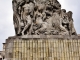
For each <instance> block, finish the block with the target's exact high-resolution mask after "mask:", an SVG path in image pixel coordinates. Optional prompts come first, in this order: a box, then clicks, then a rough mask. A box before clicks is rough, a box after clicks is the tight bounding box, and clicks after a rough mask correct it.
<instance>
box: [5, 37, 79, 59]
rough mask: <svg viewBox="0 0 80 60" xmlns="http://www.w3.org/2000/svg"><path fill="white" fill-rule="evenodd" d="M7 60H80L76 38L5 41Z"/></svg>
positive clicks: (17, 38)
mask: <svg viewBox="0 0 80 60" xmlns="http://www.w3.org/2000/svg"><path fill="white" fill-rule="evenodd" d="M6 58H7V60H80V38H79V37H78V36H71V37H70V36H21V37H9V38H8V39H7V40H6Z"/></svg>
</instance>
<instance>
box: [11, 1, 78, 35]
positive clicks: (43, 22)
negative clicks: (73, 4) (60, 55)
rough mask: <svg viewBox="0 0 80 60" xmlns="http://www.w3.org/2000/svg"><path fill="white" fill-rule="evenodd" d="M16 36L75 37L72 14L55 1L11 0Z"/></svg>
mask: <svg viewBox="0 0 80 60" xmlns="http://www.w3.org/2000/svg"><path fill="white" fill-rule="evenodd" d="M12 4H13V22H14V28H15V33H16V35H18V36H19V35H76V34H77V33H76V31H75V28H74V25H73V18H72V12H71V11H69V12H66V10H65V9H61V4H60V3H59V2H58V1H57V0H13V1H12Z"/></svg>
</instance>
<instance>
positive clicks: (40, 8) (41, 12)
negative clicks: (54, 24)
mask: <svg viewBox="0 0 80 60" xmlns="http://www.w3.org/2000/svg"><path fill="white" fill-rule="evenodd" d="M45 17H46V14H45V5H43V4H38V5H37V10H36V11H35V20H36V21H35V25H36V26H37V28H36V29H35V34H43V32H45V30H46V28H47V22H45V21H44V20H45Z"/></svg>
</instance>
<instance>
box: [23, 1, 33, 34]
mask: <svg viewBox="0 0 80 60" xmlns="http://www.w3.org/2000/svg"><path fill="white" fill-rule="evenodd" d="M33 12H34V3H32V2H28V3H26V4H25V5H24V6H23V14H22V19H23V21H24V24H25V27H24V29H23V30H22V35H24V34H25V31H26V33H27V34H28V35H29V34H31V31H30V28H31V26H32V18H33Z"/></svg>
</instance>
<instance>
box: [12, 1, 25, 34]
mask: <svg viewBox="0 0 80 60" xmlns="http://www.w3.org/2000/svg"><path fill="white" fill-rule="evenodd" d="M22 1H24V0H13V1H12V3H13V22H14V27H15V32H16V35H20V32H21V26H20V24H21V23H20V22H21V16H20V14H19V10H18V7H19V3H21V2H22Z"/></svg>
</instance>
